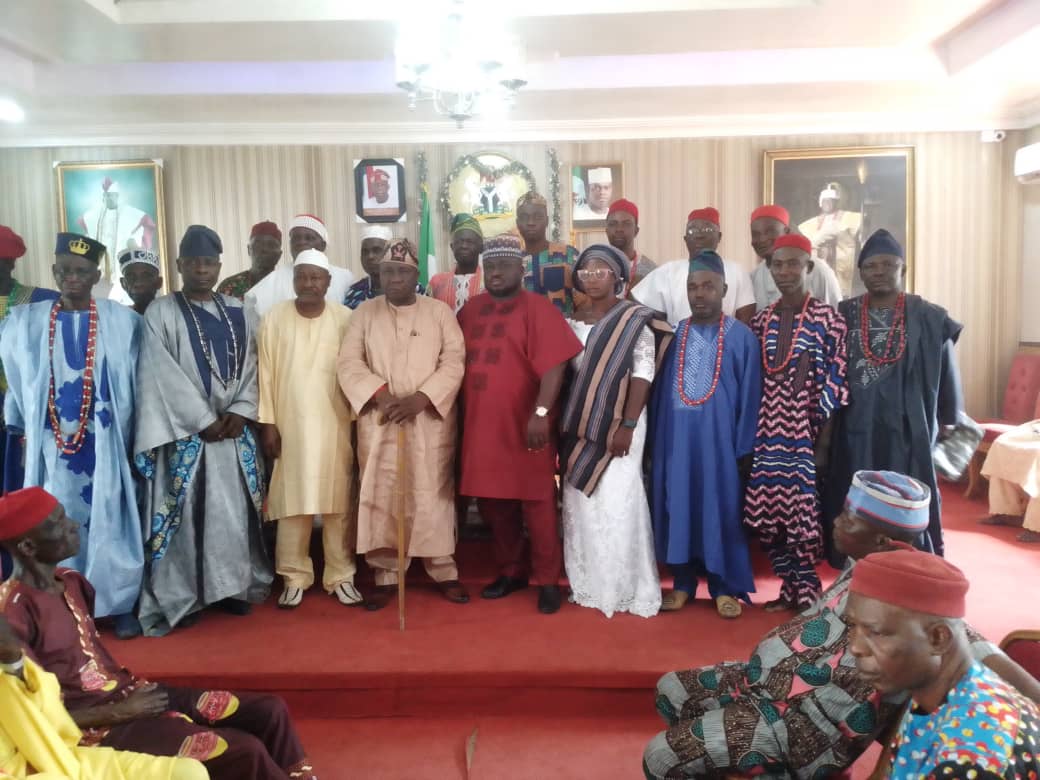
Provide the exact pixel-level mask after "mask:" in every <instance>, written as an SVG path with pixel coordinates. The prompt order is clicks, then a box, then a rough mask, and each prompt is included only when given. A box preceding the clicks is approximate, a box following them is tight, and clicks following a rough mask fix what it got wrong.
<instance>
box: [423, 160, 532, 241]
mask: <svg viewBox="0 0 1040 780" xmlns="http://www.w3.org/2000/svg"><path fill="white" fill-rule="evenodd" d="M536 189H537V188H536V187H535V181H534V176H533V175H532V174H531V171H530V170H528V168H527V166H526V165H524V164H523V163H521V162H519V161H517V160H513V159H511V158H509V157H506V156H505V155H504V154H498V153H497V152H479V153H478V154H465V155H463V156H462V157H460V158H459V159H458V160H457V161H456V162H455V165H454V167H453V168H452V169H451V172H450V173H448V176H447V178H446V179H445V180H444V186H443V187H442V188H441V203H442V205H443V206H444V207H445V209H446V211H447V216H448V219H449V220H451V219H453V218H454V217H455V215H456V214H471V215H472V216H473V217H474V218H475V219H476V220H477V221H478V222H480V228H481V230H482V231H483V233H484V238H491V237H493V236H497V235H500V234H502V233H505V232H506V231H508V230H513V229H514V228H515V227H516V202H517V201H518V200H519V199H520V197H521V196H522V195H524V194H526V193H527V192H528V191H530V190H536Z"/></svg>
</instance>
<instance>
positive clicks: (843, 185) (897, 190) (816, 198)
mask: <svg viewBox="0 0 1040 780" xmlns="http://www.w3.org/2000/svg"><path fill="white" fill-rule="evenodd" d="M764 166H765V169H764V175H763V183H764V188H763V198H764V201H763V202H764V203H775V204H777V205H779V206H783V207H784V208H786V209H787V211H788V212H789V213H790V215H791V228H792V230H793V229H797V230H798V231H799V232H801V233H803V234H804V235H805V236H807V237H808V238H809V240H810V241H812V242H813V247H814V250H815V251H814V255H813V259H814V260H815V261H816V262H824V263H828V264H829V265H830V266H831V268H833V269H834V272H835V274H836V275H837V277H838V281H839V283H840V284H841V290H842V293H844V294H845V295H846V296H855V295H861V294H862V293H864V292H866V288H865V287H864V286H863V281H862V280H861V279H860V276H859V271H858V269H857V267H856V260H857V258H858V256H859V251H860V248H861V247H862V246H863V242H864V241H866V240H867V238H868V237H869V236H870V234H871V233H873V232H874V231H875V230H877V229H878V228H885V229H887V230H889V231H891V233H892V234H893V235H894V236H895V237H896V238H897V239H898V240H899V242H900V243H901V244H902V245H903V251H904V253H905V254H906V289H907V292H912V291H913V286H914V262H913V257H914V147H912V146H850V147H839V148H833V149H776V150H770V151H767V152H766V153H765V158H764Z"/></svg>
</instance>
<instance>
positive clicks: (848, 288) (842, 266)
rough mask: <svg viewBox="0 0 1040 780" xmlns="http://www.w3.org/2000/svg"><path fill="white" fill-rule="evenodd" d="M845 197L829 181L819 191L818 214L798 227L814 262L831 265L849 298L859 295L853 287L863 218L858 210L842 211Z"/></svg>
mask: <svg viewBox="0 0 1040 780" xmlns="http://www.w3.org/2000/svg"><path fill="white" fill-rule="evenodd" d="M843 195H844V193H843V192H842V187H841V185H840V184H838V182H829V183H828V184H827V185H826V186H825V187H824V188H823V189H822V190H821V191H820V197H819V199H818V201H817V202H818V204H819V208H820V212H819V214H817V215H816V216H815V217H811V218H810V219H807V220H805V221H804V222H802V223H801V224H800V225H798V230H799V232H800V233H801V234H802V235H804V236H805V237H806V238H808V239H809V240H810V241H811V242H812V245H813V260H815V261H816V262H818V263H820V262H823V263H826V264H827V265H829V266H830V267H831V268H832V269H833V270H834V273H835V274H837V276H838V282H839V284H840V285H841V289H842V292H843V293H845V294H846V295H850V294H858V293H856V292H855V291H854V290H853V286H854V284H856V283H857V282H858V281H859V275H858V273H857V271H856V255H857V254H858V252H859V241H860V235H859V234H860V228H861V226H862V222H863V218H862V216H861V215H860V213H859V212H858V211H845V210H843V209H842V208H841V206H842V205H843V203H842V200H843ZM860 285H861V286H862V283H860ZM861 291H862V290H861Z"/></svg>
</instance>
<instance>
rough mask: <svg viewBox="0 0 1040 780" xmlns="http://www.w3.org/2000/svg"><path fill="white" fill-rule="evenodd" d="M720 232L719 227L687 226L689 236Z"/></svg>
mask: <svg viewBox="0 0 1040 780" xmlns="http://www.w3.org/2000/svg"><path fill="white" fill-rule="evenodd" d="M718 232H719V229H718V228H713V227H708V228H687V229H686V235H688V236H712V235H715V234H716V233H718Z"/></svg>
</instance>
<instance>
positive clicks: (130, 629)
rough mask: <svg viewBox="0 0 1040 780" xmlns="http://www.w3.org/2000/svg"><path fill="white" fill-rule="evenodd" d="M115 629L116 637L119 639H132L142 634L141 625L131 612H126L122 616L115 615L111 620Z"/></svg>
mask: <svg viewBox="0 0 1040 780" xmlns="http://www.w3.org/2000/svg"><path fill="white" fill-rule="evenodd" d="M113 621H114V622H115V627H116V637H117V638H119V639H133V638H135V637H139V636H141V634H143V633H144V631H142V629H141V624H140V622H138V620H137V618H136V617H134V613H133V612H127V613H125V614H122V615H116V616H115V617H114V618H113Z"/></svg>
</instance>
